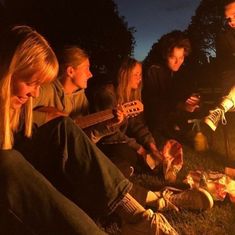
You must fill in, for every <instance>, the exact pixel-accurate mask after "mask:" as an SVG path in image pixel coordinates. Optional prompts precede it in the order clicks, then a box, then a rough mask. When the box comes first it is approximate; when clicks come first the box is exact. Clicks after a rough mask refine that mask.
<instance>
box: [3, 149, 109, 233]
mask: <svg viewBox="0 0 235 235" xmlns="http://www.w3.org/2000/svg"><path fill="white" fill-rule="evenodd" d="M0 218H1V222H0V234H9V235H16V234H17V235H19V234H20V235H21V234H22V235H29V234H30V235H32V234H39V235H51V234H59V235H65V234H66V235H67V234H68V235H77V234H81V235H89V234H97V235H104V234H106V233H104V232H102V231H101V230H100V229H99V228H98V227H97V225H96V224H95V223H94V222H93V221H92V220H91V218H89V216H88V215H87V214H86V213H85V212H84V211H82V210H81V209H80V208H79V207H78V206H77V205H75V204H74V203H73V202H72V201H70V200H68V199H67V198H66V197H65V196H64V195H63V194H61V193H60V192H59V191H58V190H56V189H55V188H54V187H53V186H52V185H51V183H50V182H49V181H48V180H47V179H46V178H45V177H44V176H43V175H41V174H40V173H39V172H38V171H37V170H35V168H34V167H33V166H32V165H31V164H30V163H29V162H27V161H26V160H25V158H24V157H23V156H22V155H21V154H20V153H19V152H18V151H15V150H1V151H0Z"/></svg>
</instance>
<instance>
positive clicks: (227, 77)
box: [205, 0, 235, 131]
mask: <svg viewBox="0 0 235 235" xmlns="http://www.w3.org/2000/svg"><path fill="white" fill-rule="evenodd" d="M224 16H225V19H226V27H225V29H223V30H222V32H221V33H220V34H219V35H218V39H217V44H216V57H217V61H218V68H219V75H220V77H221V84H222V85H221V86H222V90H223V92H222V93H223V97H222V100H221V102H220V103H219V104H218V106H217V107H215V109H213V110H210V113H209V115H208V116H207V117H206V118H205V123H206V124H207V125H208V126H209V127H210V128H211V129H212V130H213V131H215V130H216V128H217V126H218V125H219V123H220V121H222V124H226V123H227V122H226V119H225V113H226V112H228V111H233V110H234V108H235V79H234V78H235V1H234V0H229V1H227V2H226V3H225V6H224Z"/></svg>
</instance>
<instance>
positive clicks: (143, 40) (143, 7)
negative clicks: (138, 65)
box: [114, 0, 201, 60]
mask: <svg viewBox="0 0 235 235" xmlns="http://www.w3.org/2000/svg"><path fill="white" fill-rule="evenodd" d="M200 1H201V0H114V2H116V4H117V5H118V10H119V14H120V15H121V16H124V17H125V20H126V21H127V22H128V26H129V27H135V28H136V30H137V32H136V33H135V34H134V37H135V40H136V47H135V54H134V56H135V58H136V59H138V60H143V59H144V57H145V56H146V55H147V53H148V51H149V50H150V49H151V46H152V44H153V43H154V42H156V41H157V40H158V39H159V38H160V37H161V36H162V35H163V34H165V33H168V32H170V31H172V30H174V29H179V30H185V29H186V28H187V26H188V25H189V23H190V22H191V17H192V16H193V15H194V14H195V10H196V8H197V7H198V5H199V3H200Z"/></svg>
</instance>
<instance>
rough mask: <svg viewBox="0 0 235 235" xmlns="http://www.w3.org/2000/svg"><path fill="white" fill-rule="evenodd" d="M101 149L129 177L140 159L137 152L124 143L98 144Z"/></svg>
mask: <svg viewBox="0 0 235 235" xmlns="http://www.w3.org/2000/svg"><path fill="white" fill-rule="evenodd" d="M97 146H98V147H99V148H100V149H101V151H102V152H103V153H104V154H105V155H106V156H107V157H108V158H109V159H110V160H111V161H112V162H113V163H114V164H115V165H116V166H117V167H118V169H119V170H120V171H121V172H122V173H123V174H124V176H125V177H127V178H129V177H130V176H131V175H132V174H133V173H134V172H135V171H136V168H137V163H138V161H139V159H140V156H139V155H138V153H137V152H136V151H135V150H134V149H132V148H131V147H130V146H128V145H127V144H126V143H117V144H102V143H100V144H98V145H97Z"/></svg>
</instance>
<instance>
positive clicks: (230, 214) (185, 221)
mask: <svg viewBox="0 0 235 235" xmlns="http://www.w3.org/2000/svg"><path fill="white" fill-rule="evenodd" d="M228 119H229V120H228V121H229V124H228V125H227V126H226V129H224V127H222V126H220V127H219V128H218V130H217V131H216V132H214V133H213V132H210V133H209V132H208V133H206V134H207V136H208V140H209V144H210V150H209V151H206V152H204V153H198V152H196V151H195V150H194V149H193V148H192V147H190V146H184V147H183V149H184V166H183V168H182V170H181V172H180V173H179V175H178V179H177V183H178V184H179V185H180V184H181V182H182V180H183V179H184V178H185V176H186V175H187V173H188V172H189V170H197V169H200V170H213V171H219V172H223V171H224V166H225V164H226V160H227V159H228V157H229V158H230V160H231V159H232V160H235V151H234V146H235V142H234V141H233V137H234V138H235V133H234V132H233V131H232V130H233V127H235V120H234V115H233V117H228ZM226 138H228V139H229V140H230V142H229V143H228V141H227V140H226ZM233 143H234V144H233ZM228 144H229V146H228ZM228 147H229V149H230V153H229V151H227V150H228V149H227V148H228ZM226 149H227V150H226ZM227 153H229V154H230V155H229V156H227V155H226V154H227ZM132 180H133V181H134V182H137V183H139V184H141V185H143V186H145V187H147V188H149V189H152V190H157V189H159V185H161V184H162V181H160V180H159V179H157V178H156V177H154V176H149V175H138V176H134V177H133V178H132ZM163 214H164V215H165V216H166V218H167V219H168V221H169V222H170V224H171V225H172V226H173V227H174V228H175V229H176V230H177V231H178V232H179V234H180V235H198V234H200V235H234V234H235V204H232V203H231V202H230V200H229V199H228V198H226V199H225V200H224V201H215V203H214V206H213V208H212V209H210V210H207V211H205V212H193V211H180V212H173V211H170V212H164V213H163ZM114 221H115V219H114ZM108 224H109V225H108V226H107V228H106V231H107V232H108V233H109V234H113V235H118V234H120V229H119V227H118V226H117V224H118V223H117V224H116V222H112V223H108ZM130 235H131V234H130Z"/></svg>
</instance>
